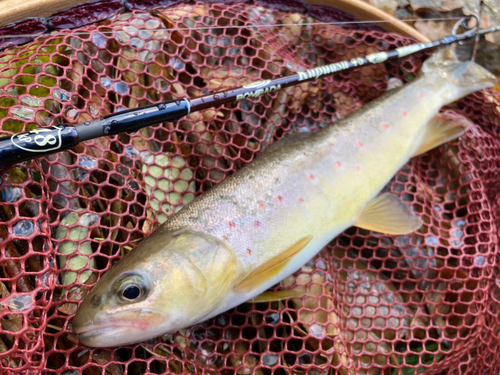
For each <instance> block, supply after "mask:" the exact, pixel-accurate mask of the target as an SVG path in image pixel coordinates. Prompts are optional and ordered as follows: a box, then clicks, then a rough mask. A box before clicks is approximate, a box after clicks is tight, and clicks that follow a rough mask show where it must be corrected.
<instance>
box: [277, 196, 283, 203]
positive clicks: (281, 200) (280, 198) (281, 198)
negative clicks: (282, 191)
mask: <svg viewBox="0 0 500 375" xmlns="http://www.w3.org/2000/svg"><path fill="white" fill-rule="evenodd" d="M276 199H277V200H278V203H281V202H283V200H284V199H283V197H282V196H281V195H278V197H277V198H276Z"/></svg>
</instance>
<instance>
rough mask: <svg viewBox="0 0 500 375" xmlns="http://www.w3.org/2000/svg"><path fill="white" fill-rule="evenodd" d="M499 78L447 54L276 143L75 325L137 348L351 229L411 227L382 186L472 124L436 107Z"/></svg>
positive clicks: (207, 197)
mask: <svg viewBox="0 0 500 375" xmlns="http://www.w3.org/2000/svg"><path fill="white" fill-rule="evenodd" d="M495 84H496V78H495V77H494V76H493V75H492V74H490V73H489V72H487V71H486V70H485V69H483V68H481V67H480V66H479V65H477V64H475V63H472V62H459V61H457V60H456V59H454V58H453V56H451V53H450V50H449V49H446V50H442V51H439V52H438V53H436V54H435V55H434V56H432V57H431V58H430V59H428V60H427V61H426V62H425V63H424V66H423V68H422V72H421V74H420V75H419V77H418V78H417V79H416V80H415V81H413V82H412V83H410V84H408V85H406V86H403V87H401V88H398V89H394V90H391V91H389V92H387V93H386V94H385V95H383V96H381V97H380V98H378V99H376V100H374V101H372V102H371V103H369V104H367V105H365V106H364V107H363V108H361V109H360V110H358V111H356V112H354V113H353V114H352V115H350V116H348V117H346V118H344V119H343V120H341V121H339V122H337V123H336V124H335V125H333V126H330V127H327V128H325V129H322V130H320V131H318V132H317V133H314V134H309V135H304V134H299V135H294V136H289V137H285V138H284V139H283V140H281V141H279V142H277V143H275V144H274V145H272V146H271V147H270V148H269V149H268V150H267V151H266V152H264V153H262V154H261V155H259V156H258V157H257V158H256V160H254V161H252V162H251V163H250V164H249V165H247V166H245V167H244V168H242V169H241V170H239V171H238V172H236V173H235V174H233V175H231V176H229V177H228V178H226V179H225V180H224V181H222V182H221V183H220V184H218V185H217V186H215V187H213V188H212V189H211V190H209V191H208V192H206V193H205V194H203V195H201V196H199V197H198V198H196V199H195V200H194V201H192V202H191V203H189V204H188V205H187V206H185V207H184V208H183V209H181V210H180V211H179V212H178V213H176V214H175V215H174V216H172V217H171V218H170V219H169V220H168V221H167V222H165V223H164V224H163V225H162V226H161V227H160V228H158V229H157V230H156V231H155V232H153V233H152V234H151V235H150V236H149V237H147V238H146V239H145V240H144V241H142V242H141V243H140V244H139V245H138V246H137V248H136V249H134V250H133V251H131V252H130V253H128V254H127V255H126V256H125V257H124V258H123V259H121V260H120V261H119V262H118V263H117V264H116V265H115V267H113V268H112V269H111V270H109V271H108V272H107V273H106V274H105V275H104V276H103V277H102V278H101V280H100V281H99V282H98V283H97V284H96V286H95V287H94V288H93V290H92V291H91V293H89V295H88V296H87V297H86V299H85V300H84V301H83V303H82V304H81V306H80V308H79V310H78V311H77V313H76V315H75V318H74V320H73V328H74V330H75V332H77V333H79V334H80V341H81V342H82V343H83V344H84V345H88V346H97V347H109V346H117V345H124V344H131V343H136V342H141V341H144V340H148V339H151V338H154V337H157V336H159V335H161V334H164V333H172V332H175V331H177V330H179V329H181V328H185V327H188V326H190V325H192V324H195V323H198V322H201V321H203V320H206V319H208V318H210V317H213V316H215V315H217V314H219V313H221V312H223V311H226V310H228V309H230V308H232V307H234V306H237V305H239V304H241V303H243V302H245V301H248V300H250V299H252V298H254V297H257V296H258V295H260V294H261V293H262V292H264V291H265V290H267V289H268V288H269V287H271V286H273V285H274V284H276V283H277V282H279V281H280V280H282V279H284V278H285V277H287V276H288V275H290V274H292V273H293V272H295V271H296V270H298V269H299V268H300V267H301V266H302V265H303V264H305V263H306V262H307V261H308V260H310V259H311V258H312V257H313V256H314V255H316V254H317V253H318V252H319V251H320V250H321V249H322V248H323V247H324V246H325V245H326V244H328V242H330V241H331V240H332V239H333V238H335V237H336V236H337V235H339V234H340V233H342V232H343V231H344V230H346V229H347V228H349V227H350V226H352V225H355V226H358V227H361V228H365V229H369V230H375V231H378V232H382V233H387V234H406V233H411V232H413V231H415V230H416V229H418V228H419V227H420V225H421V223H422V222H421V220H420V219H419V218H418V217H417V216H416V215H415V214H413V213H412V212H411V210H410V209H409V207H408V206H407V205H406V204H404V203H402V202H400V201H399V199H398V198H396V197H395V196H393V195H390V194H382V195H378V194H379V192H380V191H381V190H382V189H383V187H384V186H385V185H386V184H387V183H388V182H389V181H390V179H391V178H392V177H393V176H394V175H395V174H396V173H397V172H398V170H399V169H400V168H401V167H402V166H403V165H405V164H406V163H407V162H408V160H409V159H410V158H412V157H413V156H415V155H418V154H419V153H422V152H425V151H427V150H429V149H431V148H433V147H436V146H438V145H440V144H443V143H445V142H447V141H449V140H452V139H454V138H457V137H458V136H460V135H461V134H463V132H464V131H465V130H466V129H467V128H468V126H469V123H468V121H467V120H466V119H464V118H461V117H459V116H452V115H446V114H441V115H437V114H438V111H439V109H440V108H442V107H443V106H445V105H447V104H449V103H451V102H453V101H455V100H458V99H460V98H462V97H464V96H466V95H468V94H470V93H472V92H474V91H477V90H480V89H483V88H485V87H491V86H494V85H495ZM129 288H132V289H129ZM125 290H132V291H133V293H128V294H127V295H132V296H134V298H127V297H126V296H125V294H124V291H125ZM283 294H285V296H286V293H282V294H281V295H280V296H281V297H280V298H283ZM292 295H293V293H290V294H289V295H288V296H289V297H290V296H292ZM257 298H258V297H257ZM266 298H269V295H268V296H266ZM109 322H112V324H110V323H109ZM132 333H133V334H132Z"/></svg>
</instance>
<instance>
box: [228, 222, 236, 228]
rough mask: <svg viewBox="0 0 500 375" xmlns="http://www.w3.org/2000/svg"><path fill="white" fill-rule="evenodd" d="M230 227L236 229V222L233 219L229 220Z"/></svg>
mask: <svg viewBox="0 0 500 375" xmlns="http://www.w3.org/2000/svg"><path fill="white" fill-rule="evenodd" d="M229 228H230V229H236V224H235V223H234V222H233V221H230V222H229Z"/></svg>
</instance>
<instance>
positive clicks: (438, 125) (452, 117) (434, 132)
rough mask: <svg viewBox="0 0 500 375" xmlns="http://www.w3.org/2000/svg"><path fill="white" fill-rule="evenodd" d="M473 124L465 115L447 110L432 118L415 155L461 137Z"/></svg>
mask: <svg viewBox="0 0 500 375" xmlns="http://www.w3.org/2000/svg"><path fill="white" fill-rule="evenodd" d="M470 125H471V123H470V121H469V120H467V119H466V118H465V117H463V116H460V115H457V114H455V113H452V112H450V111H446V112H443V113H439V114H437V115H436V116H434V117H433V118H432V120H431V121H430V122H429V124H428V125H427V129H426V132H425V134H424V138H423V140H422V144H421V145H420V148H419V149H418V151H417V152H416V153H415V155H413V156H417V155H421V154H423V153H426V152H427V151H429V150H432V149H433V148H435V147H438V146H440V145H442V144H443V143H446V142H449V141H452V140H453V139H456V138H458V137H460V136H461V135H462V134H463V133H465V131H466V130H467V129H468V128H469V126H470Z"/></svg>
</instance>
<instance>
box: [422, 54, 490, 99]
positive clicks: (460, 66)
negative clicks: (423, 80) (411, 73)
mask: <svg viewBox="0 0 500 375" xmlns="http://www.w3.org/2000/svg"><path fill="white" fill-rule="evenodd" d="M422 74H423V75H425V76H429V75H430V76H436V78H438V77H437V76H440V77H442V78H444V81H445V82H446V83H447V84H448V85H449V88H451V90H448V91H449V92H448V94H449V96H450V97H449V98H447V99H448V100H449V102H450V103H451V102H454V101H455V100H458V99H461V98H463V97H464V96H467V95H469V94H471V93H473V92H475V91H479V90H482V89H485V88H487V87H493V86H495V85H496V84H497V78H496V77H495V76H494V75H493V74H491V73H490V72H489V71H487V70H486V69H484V68H483V67H481V66H480V65H478V64H476V63H475V62H472V61H459V60H458V59H457V58H456V57H455V55H454V54H453V52H452V50H451V47H447V48H443V49H441V50H438V51H437V52H436V53H434V55H432V56H431V57H430V58H428V59H427V60H426V61H425V62H424V65H423V67H422Z"/></svg>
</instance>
